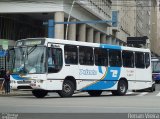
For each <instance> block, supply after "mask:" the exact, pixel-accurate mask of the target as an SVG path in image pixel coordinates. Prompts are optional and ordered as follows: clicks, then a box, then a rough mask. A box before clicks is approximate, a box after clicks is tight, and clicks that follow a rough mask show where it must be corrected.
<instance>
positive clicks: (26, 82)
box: [17, 80, 31, 84]
mask: <svg viewBox="0 0 160 119" xmlns="http://www.w3.org/2000/svg"><path fill="white" fill-rule="evenodd" d="M17 83H18V84H29V83H31V81H25V80H23V81H17Z"/></svg>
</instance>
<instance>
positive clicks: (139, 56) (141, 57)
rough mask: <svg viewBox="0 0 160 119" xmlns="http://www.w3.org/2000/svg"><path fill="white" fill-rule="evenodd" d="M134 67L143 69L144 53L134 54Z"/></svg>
mask: <svg viewBox="0 0 160 119" xmlns="http://www.w3.org/2000/svg"><path fill="white" fill-rule="evenodd" d="M135 66H136V68H144V67H145V64H144V53H143V52H136V53H135Z"/></svg>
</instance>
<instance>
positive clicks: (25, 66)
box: [13, 45, 46, 73]
mask: <svg viewBox="0 0 160 119" xmlns="http://www.w3.org/2000/svg"><path fill="white" fill-rule="evenodd" d="M45 51H46V48H45V47H43V46H37V45H35V46H28V47H18V48H15V57H14V65H13V73H45V71H46V68H45V56H46V55H45Z"/></svg>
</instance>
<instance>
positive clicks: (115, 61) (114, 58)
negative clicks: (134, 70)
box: [109, 50, 122, 67]
mask: <svg viewBox="0 0 160 119" xmlns="http://www.w3.org/2000/svg"><path fill="white" fill-rule="evenodd" d="M109 64H110V66H111V67H121V66H122V60H121V51H120V50H109Z"/></svg>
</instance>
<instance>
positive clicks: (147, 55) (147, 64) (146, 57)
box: [145, 53, 150, 68]
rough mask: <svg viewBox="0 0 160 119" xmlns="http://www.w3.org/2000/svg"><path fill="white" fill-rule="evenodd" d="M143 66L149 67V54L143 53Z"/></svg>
mask: <svg viewBox="0 0 160 119" xmlns="http://www.w3.org/2000/svg"><path fill="white" fill-rule="evenodd" d="M145 66H146V68H148V67H149V66H150V54H149V53H145Z"/></svg>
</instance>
